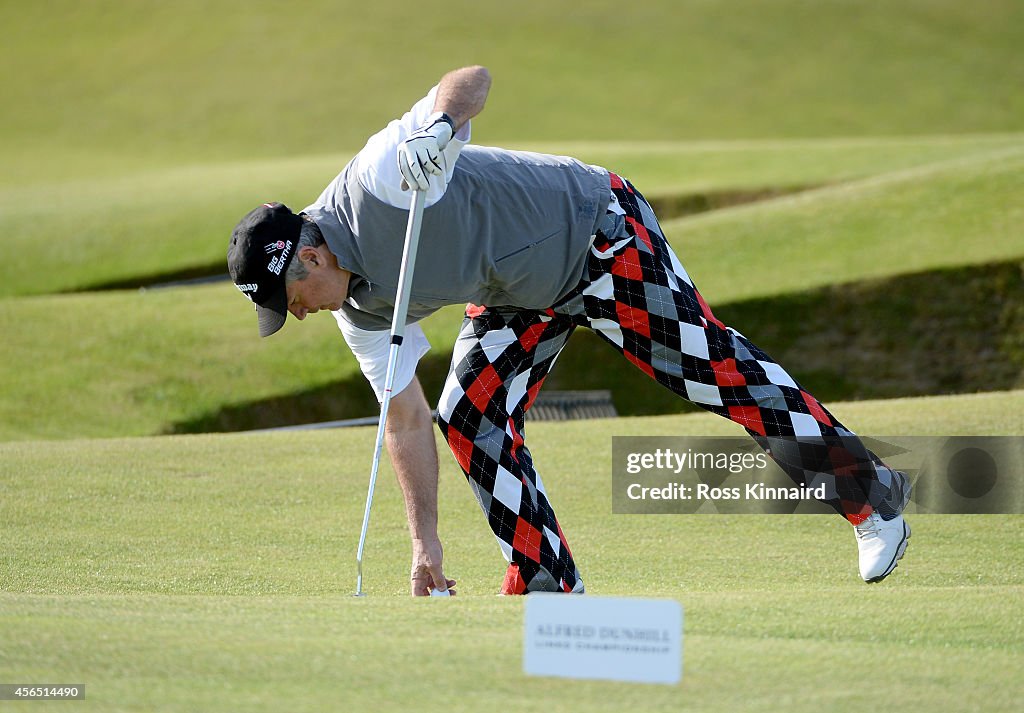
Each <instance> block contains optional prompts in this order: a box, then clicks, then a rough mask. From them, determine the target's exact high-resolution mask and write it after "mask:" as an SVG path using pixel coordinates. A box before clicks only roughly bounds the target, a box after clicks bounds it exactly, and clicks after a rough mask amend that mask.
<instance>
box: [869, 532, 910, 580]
mask: <svg viewBox="0 0 1024 713" xmlns="http://www.w3.org/2000/svg"><path fill="white" fill-rule="evenodd" d="M909 539H910V525H909V524H908V523H907V522H906V521H904V523H903V539H902V540H900V544H899V547H897V548H896V554H895V555H894V556H893V558H892V562H890V563H889V566H888V567H887V568H886V570H885V572H883V573H882V574H880V575H878V576H877V577H872V578H871V579H866V580H864V581H865V582H867V583H868V584H875V583H876V582H881V581H882V580H883V579H885V578H886V577H888V576H889V575H890V574H892V572H893V570H894V569H896V565H898V564H899V561H900V559H902V557H903V553H904V552H906V551H907V540H909Z"/></svg>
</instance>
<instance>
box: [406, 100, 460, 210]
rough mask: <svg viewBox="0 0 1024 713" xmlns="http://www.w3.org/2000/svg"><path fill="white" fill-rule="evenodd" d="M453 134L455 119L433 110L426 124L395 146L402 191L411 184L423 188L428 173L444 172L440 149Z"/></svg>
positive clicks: (441, 149) (428, 180)
mask: <svg viewBox="0 0 1024 713" xmlns="http://www.w3.org/2000/svg"><path fill="white" fill-rule="evenodd" d="M454 134H455V122H454V121H452V118H451V117H450V116H448V115H447V114H442V113H441V112H439V111H438V112H434V113H433V114H431V115H430V117H429V118H428V119H427V123H426V124H424V125H423V126H421V127H420V128H418V129H417V130H416V131H415V132H413V133H412V134H411V135H410V136H409V138H407V139H406V140H405V141H403V142H402V143H401V144H399V146H398V170H400V171H401V172H402V178H403V180H402V190H403V191H404V190H406V189H407V188H409V187H410V186H411V187H412V188H414V189H416V190H420V191H425V190H427V188H428V187H429V186H430V179H429V174H432V175H435V176H441V175H444V167H443V166H442V162H443V159H442V158H441V152H442V151H444V147H445V146H447V145H448V142H449V141H451V139H452V136H454Z"/></svg>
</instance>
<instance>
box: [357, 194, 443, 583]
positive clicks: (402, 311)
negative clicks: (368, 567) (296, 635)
mask: <svg viewBox="0 0 1024 713" xmlns="http://www.w3.org/2000/svg"><path fill="white" fill-rule="evenodd" d="M426 197H427V192H426V191H420V190H416V189H415V188H414V189H413V191H412V203H411V204H410V206H409V223H408V224H407V225H406V226H405V248H404V250H403V252H402V267H401V269H400V270H399V273H398V302H397V304H395V313H394V315H393V316H392V318H391V350H390V351H389V352H388V370H387V373H386V375H385V376H384V399H383V400H382V401H381V404H380V421H379V422H378V423H377V443H376V444H375V445H374V447H373V464H372V465H371V466H370V487H369V490H368V491H367V493H366V510H365V511H364V512H363V529H362V531H361V532H360V533H359V550H358V551H357V552H356V570H357V574H356V593H355V595H354V596H357V597H362V596H365V595H364V594H363V548H364V547H365V546H366V529H367V528H368V527H369V525H370V506H371V505H373V489H374V487H375V486H376V484H377V468H378V467H379V466H380V450H381V447H382V446H383V445H384V426H385V424H386V423H387V419H388V406H390V405H391V388H392V386H394V382H395V370H396V369H397V368H398V350H399V348H401V346H402V339H403V337H404V336H405V317H406V315H407V314H408V312H409V293H410V291H411V290H412V273H413V268H414V267H415V266H416V250H417V249H418V248H419V244H420V224H421V223H422V222H423V205H424V201H425V200H426Z"/></svg>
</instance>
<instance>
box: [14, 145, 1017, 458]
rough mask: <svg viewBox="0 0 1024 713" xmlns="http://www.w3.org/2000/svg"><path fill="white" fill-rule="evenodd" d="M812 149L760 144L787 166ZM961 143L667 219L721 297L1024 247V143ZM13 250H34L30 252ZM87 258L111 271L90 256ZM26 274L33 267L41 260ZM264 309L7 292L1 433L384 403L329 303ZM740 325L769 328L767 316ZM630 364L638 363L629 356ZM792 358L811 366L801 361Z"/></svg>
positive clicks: (446, 316) (447, 334)
mask: <svg viewBox="0 0 1024 713" xmlns="http://www.w3.org/2000/svg"><path fill="white" fill-rule="evenodd" d="M923 146H924V147H928V146H929V145H928V144H923ZM919 148H920V147H919ZM801 150H802V149H800V148H798V147H792V146H791V147H789V148H788V150H787V151H785V152H783V153H782V154H781V155H775V156H774V157H773V156H772V154H771V152H760V153H759V152H757V151H755V152H754V153H753V154H751V155H750V156H751V161H752V162H753V163H755V164H758V165H762V166H766V165H769V164H771V165H774V166H776V169H774V170H781V169H780V168H779V167H781V166H783V165H784V164H785V163H786V161H788V160H789V159H791V158H792V157H793V156H795V155H797V154H798V153H799V152H800V151H801ZM951 151H952V152H953V153H954V154H959V155H958V156H957V157H955V158H950V159H947V160H946V161H940V162H935V163H928V164H925V165H919V166H915V167H909V168H904V169H902V170H900V171H895V172H890V173H885V174H881V175H879V176H875V177H869V178H863V179H860V180H859V181H854V182H851V183H847V184H842V185H837V186H833V187H829V188H823V189H819V190H816V191H810V192H808V193H806V194H802V195H798V196H791V197H788V198H781V199H776V200H773V201H768V202H766V203H763V204H760V205H756V206H750V207H740V208H734V209H729V210H724V211H717V212H716V213H715V214H713V215H712V214H708V215H706V216H697V217H694V218H689V219H684V220H681V221H671V222H669V223H667V224H666V233H667V234H668V236H669V238H670V239H671V240H672V242H673V244H674V245H675V247H676V249H677V251H678V252H679V254H680V256H681V257H682V259H683V262H684V264H685V265H686V267H687V269H688V270H689V271H690V274H691V276H692V277H693V278H694V280H695V281H696V284H697V285H698V287H700V289H701V290H702V292H703V293H704V294H705V296H706V297H707V298H708V300H709V301H710V302H711V304H712V305H714V306H718V305H724V304H727V303H729V302H731V301H735V300H738V299H742V298H745V297H752V296H766V295H773V294H778V293H781V292H787V291H799V290H803V289H808V288H811V287H814V286H820V285H829V284H838V283H843V282H850V281H855V280H860V279H864V278H869V277H882V276H893V275H900V274H903V273H906V272H909V271H912V270H920V269H926V268H935V267H941V266H957V265H969V264H976V263H984V262H987V261H993V260H1000V259H1005V258H1008V257H1020V256H1022V255H1024V232H1022V230H1021V226H1022V225H1024V212H1022V208H1021V206H1024V193H1022V187H1024V153H1022V149H1021V148H1020V145H1019V144H1015V145H1010V146H1006V145H999V146H997V147H995V148H993V147H991V146H989V147H981V148H979V145H978V144H977V143H971V142H968V143H967V144H966V145H964V146H958V145H957V144H956V143H955V142H954V143H953V144H952V148H951ZM961 152H962V153H961ZM729 153H730V151H729V150H724V149H723V150H720V151H719V152H718V153H716V154H715V156H717V157H719V158H721V157H723V156H726V155H727V154H729ZM740 155H748V154H746V153H743V152H741V153H740ZM844 155H849V154H844ZM876 155H880V154H876ZM902 156H903V159H904V160H909V161H910V162H911V163H913V162H914V161H915V160H916V159H913V158H912V157H911V153H907V154H902ZM705 158H707V155H705ZM919 158H920V157H919ZM716 161H717V159H716ZM716 161H712V162H711V165H708V164H705V171H706V173H705V175H706V176H710V177H714V176H715V175H721V172H725V171H735V170H736V167H737V165H738V163H739V162H738V160H736V159H735V158H734V159H731V160H730V161H724V159H723V162H719V163H718V167H717V168H716V167H715V166H714V164H715V163H716ZM798 163H799V162H798ZM882 163H884V162H882ZM835 165H836V166H837V167H838V163H837V164H835ZM296 166H301V165H300V164H296ZM723 166H730V168H723ZM296 170H299V168H296ZM303 170H304V169H303ZM794 170H797V169H794ZM716 171H718V172H719V173H716ZM736 175H738V174H736ZM790 175H796V174H795V173H794V174H790ZM712 180H714V179H713V178H712ZM182 185H183V186H184V185H185V184H184V183H183V184H182ZM656 185H657V184H656V182H655V186H652V188H654V191H653V192H655V193H656V192H657V188H656ZM222 217H223V216H222ZM222 239H223V236H220V237H219V238H218V239H217V240H216V244H217V245H218V246H221V244H222V243H221V241H222ZM109 245H110V244H109V243H108V246H109ZM221 249H222V248H221V247H218V248H217V250H218V251H221ZM15 254H21V255H22V256H23V258H24V259H28V256H29V255H30V254H31V253H30V251H28V250H24V251H21V252H20V253H15ZM794 266H799V269H795V267H794ZM81 269H82V270H83V271H84V272H83V273H82V274H87V273H89V272H92V273H95V274H99V273H98V272H97V270H98V268H97V267H96V266H95V265H92V264H89V265H84V264H83V265H82V267H81ZM132 269H134V268H132ZM20 274H21V275H22V279H26V280H28V281H29V282H31V279H30V278H31V275H30V273H27V272H21V273H20ZM57 274H59V272H58V273H57ZM16 282H17V280H16V279H15V280H12V281H11V282H10V283H8V284H13V283H16ZM26 284H27V283H26ZM38 284H45V281H42V280H40V281H39V283H38ZM51 286H52V285H51ZM460 320H461V312H460V311H459V309H458V308H453V309H449V310H446V311H444V312H441V313H439V314H438V315H436V316H434V317H432V318H431V319H429V320H427V321H426V329H427V331H428V335H429V336H430V337H431V340H432V342H433V344H434V347H435V351H434V354H435V355H437V358H439V359H442V360H444V359H445V358H446V356H447V354H448V353H449V351H450V345H451V344H452V342H453V341H454V335H455V334H456V331H457V328H458V324H459V322H460ZM253 321H254V320H253V319H252V315H251V309H250V308H248V307H247V303H246V302H245V300H244V299H243V298H242V297H241V295H239V294H237V291H236V290H235V289H234V288H233V287H231V286H230V285H227V284H223V285H213V286H206V287H198V288H188V289H173V290H150V291H148V292H146V293H144V294H140V293H139V292H137V291H118V292H109V293H95V294H79V295H60V296H39V297H25V298H8V299H3V300H0V330H2V331H3V333H4V334H5V335H6V337H5V338H6V344H5V354H6V356H7V358H6V359H5V360H3V361H2V362H0V383H3V384H4V389H3V395H2V397H0V438H2V439H11V438H20V439H26V438H27V439H32V438H74V437H98V436H118V435H151V434H155V433H161V432H164V431H166V430H168V429H169V428H170V426H171V424H174V423H177V422H181V421H187V420H190V419H196V418H199V417H202V416H204V415H206V414H210V413H212V412H216V411H217V410H218V409H220V408H223V407H225V406H232V405H243V404H246V403H249V402H251V401H255V400H259V399H265V398H271V397H277V396H283V395H286V394H290V393H294V392H296V391H301V390H304V389H315V388H318V387H323V386H325V385H327V384H331V383H334V382H336V381H338V380H340V379H346V378H350V379H352V384H353V386H352V388H351V389H348V390H346V392H345V393H344V395H339V398H344V399H356V400H357V403H360V404H363V405H365V410H363V411H361V412H360V413H359V415H364V414H365V413H372V411H373V401H372V397H371V396H370V392H369V388H368V387H367V386H365V384H364V383H363V381H362V377H361V376H359V375H358V373H357V367H356V363H355V359H354V358H353V357H352V356H351V354H350V353H349V352H348V350H347V348H346V347H345V346H344V344H343V342H342V340H341V338H340V335H339V334H338V333H337V328H336V327H335V326H334V320H333V319H332V318H331V317H330V316H328V315H317V316H316V317H314V318H312V319H311V321H310V322H308V323H306V324H303V325H301V326H299V325H297V324H295V323H292V324H291V325H290V326H287V327H286V328H285V334H284V335H283V336H281V337H276V338H273V339H269V340H259V339H257V338H256V329H255V327H254V325H253ZM736 326H737V328H739V329H740V330H741V331H744V332H745V333H748V334H749V335H750V336H751V338H752V339H754V341H755V342H756V341H757V334H758V332H757V328H756V325H744V324H740V325H736ZM619 366H621V368H622V369H630V368H631V367H630V366H629V365H628V364H627V363H626V362H625V360H622V362H621V365H619ZM789 368H791V369H795V370H797V374H798V376H799V368H800V367H799V365H798V364H796V365H792V366H790V367H789ZM267 375H273V377H272V378H267ZM431 396H432V397H433V396H434V395H431ZM29 403H31V404H33V407H32V411H31V417H29V414H28V413H27V411H26V404H29ZM357 410H358V409H357ZM333 417H335V416H326V417H325V418H333Z"/></svg>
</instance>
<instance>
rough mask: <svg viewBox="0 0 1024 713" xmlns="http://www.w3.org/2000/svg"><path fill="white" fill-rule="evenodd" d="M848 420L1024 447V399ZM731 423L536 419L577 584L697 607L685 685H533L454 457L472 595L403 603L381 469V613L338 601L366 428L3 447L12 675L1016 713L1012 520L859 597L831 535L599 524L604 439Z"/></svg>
mask: <svg viewBox="0 0 1024 713" xmlns="http://www.w3.org/2000/svg"><path fill="white" fill-rule="evenodd" d="M834 410H835V411H836V413H837V415H839V416H840V417H841V418H843V420H844V421H845V422H847V423H848V424H850V425H851V426H853V427H855V428H857V429H858V430H859V431H861V432H863V433H871V434H878V435H883V434H906V433H919V434H927V433H949V432H958V433H965V434H967V433H974V434H997V433H1011V434H1018V435H1019V434H1022V433H1024V421H1022V418H1024V417H1022V415H1021V414H1022V413H1024V392H1022V391H1016V392H1006V393H996V394H986V395H978V396H960V397H944V398H928V399H912V400H893V401H885V402H861V403H857V404H838V405H835V408H834ZM737 430H738V429H737V428H736V427H735V426H734V425H731V424H729V423H727V422H725V421H724V420H722V419H716V418H713V417H710V416H706V415H692V416H684V417H658V418H642V419H621V420H616V421H606V422H600V421H592V422H576V423H568V424H531V425H530V441H531V447H532V449H533V453H534V456H535V458H536V459H537V462H538V467H539V468H540V470H541V472H542V473H543V475H544V477H545V483H546V485H547V488H548V491H549V495H550V496H551V498H552V500H553V502H554V503H555V505H556V507H557V508H558V510H559V513H560V519H561V521H562V524H563V526H564V529H565V531H566V535H567V537H568V538H569V541H570V544H571V545H572V546H573V549H574V553H575V554H576V557H577V559H578V561H579V563H580V566H581V569H582V571H583V575H584V579H585V581H586V582H587V586H588V591H590V592H591V593H593V594H609V595H611V594H614V595H629V596H636V595H651V596H662V597H672V598H675V599H678V600H679V601H680V602H682V604H683V606H684V607H685V610H686V615H685V618H686V624H685V627H686V638H685V653H684V658H685V666H684V676H683V681H682V683H681V684H680V685H679V686H678V687H649V686H638V685H616V684H611V683H589V682H580V683H577V682H565V681H557V680H548V679H536V678H526V677H524V676H523V675H522V673H521V644H520V641H521V629H522V613H521V607H522V601H520V600H515V599H511V598H506V599H502V598H498V597H495V596H493V594H494V592H495V591H496V589H497V587H498V584H499V582H500V579H501V575H502V570H503V566H502V560H501V557H500V554H499V552H498V549H497V546H496V545H495V544H494V542H493V540H492V539H491V536H490V534H489V533H488V531H487V528H486V525H485V523H484V521H483V519H482V517H481V515H480V512H479V509H478V508H477V506H476V504H475V502H474V501H473V500H472V497H471V494H470V492H469V489H468V488H467V487H466V485H465V483H464V482H463V478H462V476H461V474H459V473H458V472H457V469H456V467H455V466H454V463H453V461H452V459H451V458H450V457H448V456H447V455H446V454H442V463H443V466H442V473H441V510H442V528H441V529H442V536H443V537H444V538H445V547H446V558H447V562H448V570H449V573H450V574H451V575H453V576H454V577H455V578H456V579H458V580H460V585H459V591H460V595H459V597H458V598H456V599H454V600H451V601H438V600H427V601H424V600H411V599H409V598H407V597H406V595H405V587H406V585H405V571H406V568H407V557H408V554H407V552H408V544H407V535H406V532H405V527H404V517H403V514H402V509H401V503H400V495H399V493H398V488H397V486H396V485H395V484H394V482H393V477H392V474H391V473H390V470H389V469H388V468H387V467H386V466H385V468H384V469H383V470H382V473H381V479H380V481H379V483H378V492H377V499H376V502H375V509H374V517H373V521H372V524H371V531H370V538H369V543H368V548H367V552H366V559H365V561H366V574H367V590H368V592H369V595H370V596H368V597H367V598H365V599H358V600H357V599H353V598H351V597H349V596H348V594H349V593H350V591H351V590H352V588H353V586H354V580H355V563H354V561H353V560H354V550H355V545H356V541H357V537H358V530H359V522H360V519H361V514H362V504H363V497H364V495H365V486H366V483H365V480H366V474H367V470H368V465H369V455H370V450H371V445H372V440H373V431H372V429H355V430H348V431H341V432H317V433H303V434H274V435H270V436H267V435H263V436H256V435H220V436H181V437H164V438H147V439H125V440H100V441H69V442H63V443H46V444H42V443H28V442H26V443H8V444H2V445H0V464H2V467H0V538H2V541H3V542H4V548H3V554H2V557H0V631H2V632H3V643H4V645H3V646H0V680H4V681H10V682H29V681H36V682H42V681H44V680H45V681H47V682H51V681H52V682H57V681H62V682H74V683H85V684H86V686H87V696H88V697H87V700H86V701H85V702H83V703H78V704H75V707H76V710H77V709H81V710H102V711H140V710H146V711H207V710H209V711H215V710H247V711H281V710H288V711H322V710H360V709H367V710H374V711H407V710H409V708H411V707H415V706H422V705H424V700H425V699H426V698H429V699H431V700H437V701H438V702H437V703H436V704H432V705H433V706H434V707H441V708H444V709H446V710H455V711H479V710H481V709H484V710H487V709H501V710H506V709H508V710H520V709H524V708H528V707H530V706H533V705H535V704H536V701H538V700H545V701H550V705H549V706H546V707H550V708H551V709H552V710H556V711H566V712H567V713H569V712H575V711H580V710H585V711H616V710H622V709H624V708H628V709H635V710H722V711H738V710H739V711H746V710H751V711H754V710H778V707H779V705H780V704H782V705H785V706H786V708H787V709H792V710H794V711H820V710H824V709H840V708H841V709H850V708H852V707H854V706H860V705H863V702H864V700H865V696H866V695H868V693H869V694H870V696H872V697H874V698H877V699H878V700H885V701H897V702H898V703H899V708H900V710H907V711H934V710H943V711H956V710H965V711H966V710H986V711H1000V710H1006V711H1010V710H1016V706H1017V703H1018V702H1019V699H1020V697H1021V695H1022V694H1024V684H1022V683H1021V680H1020V677H1019V675H1018V672H1019V671H1020V669H1021V667H1022V665H1024V654H1022V653H1021V652H1022V646H1024V623H1022V622H1024V620H1022V618H1021V616H1020V602H1021V596H1022V594H1024V568H1022V566H1021V565H1022V564H1024V562H1022V558H1021V553H1020V549H1019V547H1018V546H1017V545H1018V543H1019V542H1020V540H1021V537H1024V521H1022V519H1021V518H1020V517H1019V516H1016V517H1015V516H994V515H988V516H959V517H952V516H920V517H917V518H915V519H914V520H913V526H914V536H913V539H912V540H911V546H910V548H909V550H908V554H907V556H906V558H905V559H904V560H903V563H902V564H901V565H900V567H899V568H898V569H897V570H896V572H895V573H894V574H893V575H892V577H891V578H890V579H888V580H887V581H886V582H884V583H882V584H880V585H877V586H870V587H869V586H867V585H864V584H863V583H861V582H860V581H859V579H858V577H857V574H856V548H855V544H854V540H853V536H852V534H851V533H850V530H849V527H848V526H847V525H846V524H844V523H843V522H842V521H841V520H839V519H838V518H835V517H828V516H732V517H724V516H691V517H683V516H678V517H673V516H648V517H643V516H618V517H612V518H611V520H610V521H609V518H610V517H611V516H610V515H609V512H610V474H609V470H610V457H611V455H610V453H611V438H610V436H611V435H613V434H616V435H638V434H652V435H657V434H679V433H690V434H718V433H723V432H727V433H733V434H734V433H736V432H737ZM598 433H599V434H602V435H600V436H596V437H595V434H598ZM612 533H613V534H612ZM866 676H867V677H868V679H869V681H870V685H869V684H867V683H866V682H865V681H866V678H865V677H866ZM868 685H869V688H866V686H868ZM866 691H867V692H868V693H866ZM62 705H69V704H62ZM32 709H33V710H37V709H38V710H57V709H58V708H57V707H56V706H54V705H52V704H45V703H36V704H34V705H33V707H32ZM61 710H63V709H61Z"/></svg>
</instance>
